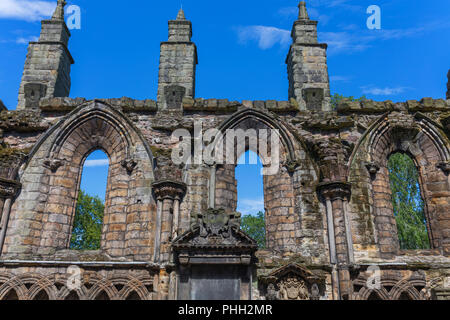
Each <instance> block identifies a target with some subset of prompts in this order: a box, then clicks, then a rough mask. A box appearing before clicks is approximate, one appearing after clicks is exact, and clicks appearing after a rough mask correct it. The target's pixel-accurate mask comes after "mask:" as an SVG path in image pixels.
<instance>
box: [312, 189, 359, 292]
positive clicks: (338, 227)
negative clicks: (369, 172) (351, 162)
mask: <svg viewBox="0 0 450 320" xmlns="http://www.w3.org/2000/svg"><path fill="white" fill-rule="evenodd" d="M318 192H319V195H320V197H321V198H322V200H323V201H324V202H325V203H326V207H327V220H328V230H329V232H328V233H329V235H328V236H329V244H330V260H331V264H332V265H333V267H334V268H335V272H333V275H334V277H337V279H336V283H338V284H339V288H338V290H337V295H338V298H339V299H348V298H349V297H350V296H351V292H352V286H351V281H350V272H349V266H350V265H351V264H352V263H353V248H351V247H352V246H353V243H352V240H351V229H350V221H349V220H348V216H347V214H348V213H347V203H348V201H349V199H350V195H351V185H350V184H348V183H345V182H327V183H321V184H320V185H319V187H318ZM333 238H334V239H333Z"/></svg>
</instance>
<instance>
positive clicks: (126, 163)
mask: <svg viewBox="0 0 450 320" xmlns="http://www.w3.org/2000/svg"><path fill="white" fill-rule="evenodd" d="M120 164H121V165H122V167H124V168H125V169H126V170H127V172H128V174H131V173H132V172H133V170H134V168H136V166H137V162H136V161H135V160H134V159H132V158H127V159H125V160H122V162H121V163H120Z"/></svg>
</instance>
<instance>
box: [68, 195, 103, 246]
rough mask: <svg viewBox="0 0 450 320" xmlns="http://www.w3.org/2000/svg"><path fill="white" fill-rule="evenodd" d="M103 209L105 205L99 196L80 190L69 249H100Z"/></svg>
mask: <svg viewBox="0 0 450 320" xmlns="http://www.w3.org/2000/svg"><path fill="white" fill-rule="evenodd" d="M104 211H105V205H104V204H103V202H102V200H101V199H100V198H99V197H97V196H96V197H91V196H90V195H88V194H87V193H86V192H84V191H83V190H80V193H79V195H78V201H77V207H76V212H75V221H74V224H73V230H72V238H71V241H70V249H73V250H98V249H100V239H101V235H102V225H103V214H104Z"/></svg>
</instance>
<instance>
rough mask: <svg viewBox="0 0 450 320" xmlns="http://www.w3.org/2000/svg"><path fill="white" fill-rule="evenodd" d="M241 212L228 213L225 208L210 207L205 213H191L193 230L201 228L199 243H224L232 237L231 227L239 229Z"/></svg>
mask: <svg viewBox="0 0 450 320" xmlns="http://www.w3.org/2000/svg"><path fill="white" fill-rule="evenodd" d="M240 225H241V214H240V213H239V212H233V213H226V212H225V210H224V209H212V208H210V209H208V210H207V211H206V212H205V213H202V214H199V213H192V214H191V230H192V231H194V232H195V231H197V230H199V232H200V233H199V235H200V237H199V238H197V240H196V242H197V243H205V242H208V243H211V242H214V243H224V242H226V241H225V240H227V239H229V238H230V237H231V229H232V228H234V229H237V230H239V228H240Z"/></svg>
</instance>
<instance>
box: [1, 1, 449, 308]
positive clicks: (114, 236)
mask: <svg viewBox="0 0 450 320" xmlns="http://www.w3.org/2000/svg"><path fill="white" fill-rule="evenodd" d="M58 3H59V6H58V8H57V12H56V13H55V15H54V18H53V19H52V20H50V22H45V23H43V31H42V32H43V35H42V36H41V38H42V40H44V38H45V37H46V33H47V31H48V29H47V27H45V28H44V26H47V25H50V26H58V28H56V27H55V28H53V29H52V30H53V31H52V32H51V34H52V37H56V38H55V39H53V40H52V41H55V43H53V42H52V44H33V43H32V44H30V50H31V52H32V54H33V55H34V54H36V52H37V51H39V50H42V54H43V55H44V56H45V55H46V54H47V53H48V52H50V51H52V50H54V49H58V50H57V51H58V52H60V53H61V52H62V53H61V55H60V56H59V55H52V56H54V57H56V56H58V57H60V58H61V59H62V57H64V56H65V57H66V58H67V57H70V55H69V54H68V51H67V52H66V50H67V47H65V46H63V45H62V44H61V43H60V42H62V43H65V44H67V41H68V36H69V35H70V34H69V33H67V32H66V31H65V30H66V29H65V24H64V21H62V20H61V19H60V18H58V17H60V11H58V10H62V8H63V4H64V1H58ZM169 27H170V33H169V41H168V42H164V43H163V44H162V46H161V67H160V90H159V91H158V97H157V100H156V101H154V100H133V99H131V98H126V97H124V98H120V99H95V100H86V99H84V98H68V90H67V91H64V90H63V91H61V90H60V89H57V88H61V87H65V88H68V87H67V84H68V82H67V81H66V80H67V79H66V80H64V79H65V77H67V75H68V69H67V68H66V67H67V66H69V65H70V64H67V63H66V62H67V61H66V62H64V63H62V62H61V61H62V60H58V61H59V62H57V64H58V63H62V65H63V66H65V67H62V68H59V67H58V68H57V67H56V65H55V70H56V69H57V70H59V71H58V72H59V73H60V76H58V77H57V80H56V82H55V81H54V80H55V79H53V78H52V79H47V78H46V77H41V76H40V74H41V71H40V69H39V66H41V65H42V61H41V60H40V59H35V58H33V57H34V56H33V57H30V59H28V60H27V66H26V68H25V69H26V70H28V71H26V72H25V73H27V75H26V77H25V75H24V79H23V81H25V82H30V83H31V84H33V86H31V87H30V88H31V89H33V90H38V91H36V92H37V93H39V94H38V96H37V97H36V93H35V94H34V95H31V94H30V95H29V96H26V95H23V94H25V92H22V91H21V96H20V98H19V105H18V110H17V111H7V110H6V108H3V106H2V104H1V103H0V221H1V224H0V252H1V256H0V300H2V299H10V300H11V299H23V300H27V299H59V300H65V299H66V300H68V299H70V300H76V299H102V300H106V299H142V300H144V299H154V300H164V299H177V298H186V299H190V298H195V297H197V296H196V292H200V291H199V288H201V286H208V280H209V278H208V277H211V279H212V278H214V277H220V276H223V278H220V279H217V278H214V279H215V280H217V281H219V280H220V281H225V280H224V279H225V278H226V279H228V277H230V276H231V277H235V278H234V280H236V279H240V280H239V283H241V284H242V285H241V286H240V288H239V290H238V291H232V290H231V289H230V290H231V291H230V292H229V297H230V299H231V298H241V299H292V300H318V299H322V300H339V299H351V300H367V299H385V300H398V299H414V300H427V299H438V300H444V299H449V296H450V295H449V294H448V292H449V284H450V257H449V256H450V180H449V174H450V140H449V138H450V100H448V98H449V97H448V93H447V100H443V99H431V98H424V99H422V100H421V101H406V102H399V103H394V102H391V101H384V102H376V101H371V100H365V101H358V102H354V101H342V102H341V103H339V104H338V105H337V106H336V108H334V107H333V106H331V105H330V101H329V82H328V71H327V67H326V45H320V44H317V36H316V35H317V29H316V28H317V23H316V22H314V21H311V20H310V19H309V18H308V15H307V12H306V8H305V4H304V3H301V4H300V16H299V20H298V21H297V22H296V23H295V25H294V32H293V36H294V44H293V46H292V48H291V50H290V53H289V56H288V60H287V64H288V74H289V79H290V90H289V96H290V100H289V101H273V100H269V101H242V102H237V101H228V100H226V99H207V100H205V99H201V98H196V97H195V95H194V89H195V88H194V87H195V64H196V54H195V52H196V47H195V44H194V43H193V42H191V32H192V30H191V24H190V22H189V21H187V20H186V19H185V17H184V13H182V12H180V14H179V16H178V18H177V20H173V21H171V22H170V23H169ZM43 37H44V38H43ZM45 41H47V40H45ZM40 42H41V40H40ZM36 46H37V47H36ZM38 48H39V49H38ZM61 50H62V51H61ZM180 52H182V53H183V55H185V56H181V55H180ZM58 59H59V58H58ZM302 59H307V60H308V63H306V62H305V61H302ZM312 61H314V62H312ZM55 63H56V62H55ZM33 64H36V66H37V67H36V68H34V67H33V68H31V67H30V65H33ZM28 67H30V68H28ZM60 67H61V64H60ZM315 68H317V70H316V69H315ZM33 70H34V71H33ZM52 70H53V69H52ZM28 72H30V74H28ZM33 72H35V73H33ZM58 72H57V74H58ZM52 74H54V73H52ZM27 79H29V81H28V80H27ZM25 84H26V83H25ZM43 86H45V90H43V88H44V87H43ZM24 87H25V86H24ZM41 89H42V91H39V90H41ZM21 90H22V86H21ZM25 91H26V90H25ZM44 91H45V93H44ZM55 92H59V93H60V94H56V93H55ZM59 95H61V96H59ZM58 96H59V97H58ZM198 121H201V122H202V124H203V132H206V131H207V130H208V129H211V128H218V129H219V130H221V131H222V132H226V130H228V129H241V130H244V131H245V130H249V129H254V130H255V131H256V132H259V131H261V130H267V129H275V130H278V131H277V132H278V134H277V135H276V136H275V138H276V139H277V141H279V142H280V157H279V158H280V159H279V160H280V163H279V168H278V169H279V170H278V172H277V173H276V174H275V175H269V176H265V177H264V181H263V183H264V204H265V209H266V212H265V215H266V221H267V226H266V234H267V237H266V238H267V249H265V250H258V251H256V252H255V250H256V247H255V243H254V242H253V240H252V239H250V238H248V237H247V236H246V235H245V234H244V233H243V232H242V231H240V230H239V224H240V219H239V215H238V214H235V213H234V212H235V211H236V206H237V196H238V195H237V182H236V179H235V166H234V165H229V164H225V165H222V164H217V163H212V164H206V163H205V164H189V165H185V166H178V165H175V164H174V163H172V161H171V154H172V150H173V149H174V148H176V147H178V146H179V144H180V142H179V141H176V140H174V139H173V137H172V132H173V131H174V130H176V129H185V130H187V131H188V132H191V133H192V132H193V131H194V124H195V122H198ZM249 148H252V147H251V146H250V145H249V146H248V148H247V149H249ZM96 149H101V150H104V151H105V152H106V154H107V155H108V157H109V166H110V169H109V175H108V183H107V190H106V202H105V216H104V222H103V232H102V239H101V248H100V250H99V251H90V252H77V251H72V250H68V247H69V241H70V236H71V231H72V225H73V219H74V214H75V204H76V199H77V195H78V191H79V190H78V189H79V182H80V177H81V171H82V167H83V163H84V160H85V159H86V157H87V156H88V155H89V154H90V153H91V152H92V151H94V150H96ZM244 151H245V150H244ZM253 151H255V152H257V153H258V154H259V155H260V157H261V160H262V163H263V165H265V166H266V165H267V164H268V161H269V160H268V158H267V157H268V156H270V153H271V150H268V154H266V155H264V154H262V153H260V150H259V149H258V148H256V149H255V150H253ZM393 152H404V153H407V154H408V155H410V156H411V157H412V158H413V160H414V162H415V163H416V166H417V168H418V171H419V176H420V186H421V190H422V193H423V199H424V202H425V210H426V219H427V227H428V231H429V238H430V243H431V247H432V248H431V249H430V250H420V251H402V250H400V249H399V244H398V236H397V227H396V221H395V217H394V213H393V208H392V204H391V190H390V185H389V175H388V172H387V161H388V157H389V155H390V154H392V153H393ZM239 156H240V154H237V155H236V157H237V158H238V157H239ZM218 261H219V262H218ZM218 266H219V268H220V270H219V269H217V268H218ZM215 268H216V269H215ZM189 270H191V271H192V272H193V273H197V274H198V275H202V274H206V275H208V276H207V277H206V278H201V277H200V278H199V279H200V280H198V281H197V282H196V281H191V280H192V279H190V278H189V277H190V276H189V274H190V273H189V272H190V271H189ZM374 270H375V271H377V272H375V271H374ZM188 271H189V272H188ZM374 275H379V278H378V279H377V281H375V283H376V284H377V285H376V286H373V285H371V284H372V283H373V280H374V278H373V277H374ZM215 283H217V282H215ZM223 283H224V285H226V286H229V287H227V288H231V287H232V286H231V284H232V283H231V284H230V282H226V281H225V282H223ZM233 283H234V282H233ZM180 285H181V286H180ZM199 286H200V287H199ZM180 288H182V289H180ZM180 290H181V291H180ZM227 292H228V291H227ZM222 298H223V297H222Z"/></svg>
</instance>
